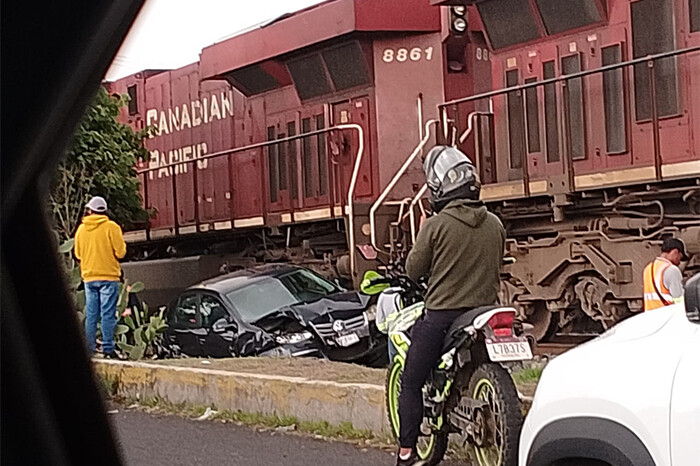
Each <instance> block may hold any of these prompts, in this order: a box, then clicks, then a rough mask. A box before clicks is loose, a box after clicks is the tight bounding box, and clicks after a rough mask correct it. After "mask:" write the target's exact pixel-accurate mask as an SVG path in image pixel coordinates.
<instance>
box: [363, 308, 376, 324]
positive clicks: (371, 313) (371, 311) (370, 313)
mask: <svg viewBox="0 0 700 466" xmlns="http://www.w3.org/2000/svg"><path fill="white" fill-rule="evenodd" d="M365 317H367V321H368V322H374V321H375V320H376V319H377V305H376V304H372V305H371V306H370V307H368V308H367V310H366V311H365Z"/></svg>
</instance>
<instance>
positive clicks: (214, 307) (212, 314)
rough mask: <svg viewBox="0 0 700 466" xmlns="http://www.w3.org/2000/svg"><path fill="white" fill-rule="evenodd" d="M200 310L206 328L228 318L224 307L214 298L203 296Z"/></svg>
mask: <svg viewBox="0 0 700 466" xmlns="http://www.w3.org/2000/svg"><path fill="white" fill-rule="evenodd" d="M199 309H200V312H201V314H202V326H203V327H206V328H209V327H211V326H212V325H214V322H216V321H217V320H219V319H221V318H222V317H226V309H225V308H224V305H223V304H221V302H220V301H219V300H218V299H216V298H215V297H213V296H209V295H204V296H202V303H201V304H200V307H199Z"/></svg>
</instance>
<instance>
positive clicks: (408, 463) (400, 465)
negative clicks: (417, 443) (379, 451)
mask: <svg viewBox="0 0 700 466" xmlns="http://www.w3.org/2000/svg"><path fill="white" fill-rule="evenodd" d="M426 464H428V463H427V462H426V461H425V460H422V459H420V457H419V456H418V455H417V454H416V452H415V451H414V452H413V453H411V456H409V457H408V459H405V460H404V459H401V456H399V454H398V453H396V466H425V465H426Z"/></svg>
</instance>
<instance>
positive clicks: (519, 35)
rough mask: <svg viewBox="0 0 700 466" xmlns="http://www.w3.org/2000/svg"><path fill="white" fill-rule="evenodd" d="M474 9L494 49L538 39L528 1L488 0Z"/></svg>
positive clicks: (537, 30) (538, 33) (538, 34)
mask: <svg viewBox="0 0 700 466" xmlns="http://www.w3.org/2000/svg"><path fill="white" fill-rule="evenodd" d="M476 7H477V8H478V10H479V15H480V16H481V19H482V20H483V22H484V26H485V27H486V34H487V35H488V36H489V40H490V41H491V46H492V47H493V48H494V49H500V48H502V47H507V46H509V45H514V44H520V43H522V42H528V41H531V40H533V39H537V38H538V37H540V32H539V29H538V28H537V22H536V21H535V16H534V14H533V12H532V8H530V2H529V1H528V0H489V1H485V2H481V3H477V4H476Z"/></svg>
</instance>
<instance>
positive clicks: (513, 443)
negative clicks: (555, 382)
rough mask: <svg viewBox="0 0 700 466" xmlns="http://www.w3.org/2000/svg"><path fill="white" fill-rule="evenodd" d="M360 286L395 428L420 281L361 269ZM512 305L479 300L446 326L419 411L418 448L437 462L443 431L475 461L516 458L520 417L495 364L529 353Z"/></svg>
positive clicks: (500, 463)
mask: <svg viewBox="0 0 700 466" xmlns="http://www.w3.org/2000/svg"><path fill="white" fill-rule="evenodd" d="M361 290H362V291H363V292H364V293H367V294H377V295H379V296H378V300H377V324H378V327H379V329H380V330H381V331H384V332H385V333H387V334H388V340H389V351H390V368H389V372H388V374H387V381H386V406H387V412H388V417H389V423H390V424H391V428H392V431H393V434H394V436H395V437H396V438H398V435H399V411H398V405H399V393H400V392H401V374H402V373H403V370H404V367H405V364H406V356H407V354H408V349H409V347H410V345H411V328H412V327H413V324H415V322H416V321H417V320H418V319H419V318H420V317H421V315H422V314H423V312H424V310H425V309H424V304H423V295H424V292H425V290H426V287H425V285H424V284H417V283H414V282H413V281H412V280H411V279H410V278H408V277H407V276H405V275H400V274H391V273H390V274H388V275H387V276H386V277H384V276H381V275H380V274H378V273H377V272H374V271H368V272H367V273H366V274H365V277H364V280H363V282H362V285H361ZM515 313H516V311H515V309H513V308H511V307H503V306H483V307H479V308H476V309H472V310H470V311H468V312H465V313H464V314H463V315H462V316H460V317H459V318H457V319H456V320H455V322H454V323H453V324H452V326H451V327H450V329H449V330H448V332H447V335H446V337H445V340H444V344H443V349H442V357H441V358H440V359H439V360H438V361H437V363H436V365H435V366H434V368H433V370H432V372H431V374H430V376H429V377H428V380H427V381H426V383H425V385H424V386H423V406H424V417H423V423H422V425H421V429H420V430H421V434H420V437H419V441H418V445H417V453H418V455H419V456H420V458H421V459H423V460H425V461H426V463H427V464H428V465H436V464H438V463H439V462H440V461H441V460H442V458H443V456H444V455H445V451H446V450H447V444H448V438H449V436H450V434H458V435H459V436H460V437H461V439H462V441H463V442H464V443H465V444H466V443H469V444H471V445H472V446H473V448H474V453H475V456H476V460H477V462H478V464H479V465H480V466H511V465H517V463H518V440H519V435H520V429H521V426H522V422H523V415H522V412H521V405H520V400H519V398H518V394H517V391H516V388H515V384H514V382H513V379H512V378H511V376H510V374H509V373H508V371H507V370H506V369H505V368H504V366H503V365H502V363H504V362H507V361H522V360H529V359H532V351H531V349H530V344H529V341H528V339H527V338H526V337H525V336H524V335H523V326H522V324H521V323H520V322H518V321H517V320H515Z"/></svg>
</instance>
